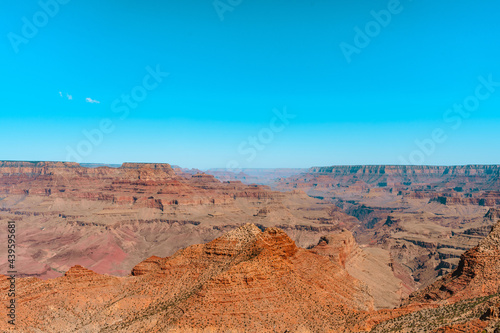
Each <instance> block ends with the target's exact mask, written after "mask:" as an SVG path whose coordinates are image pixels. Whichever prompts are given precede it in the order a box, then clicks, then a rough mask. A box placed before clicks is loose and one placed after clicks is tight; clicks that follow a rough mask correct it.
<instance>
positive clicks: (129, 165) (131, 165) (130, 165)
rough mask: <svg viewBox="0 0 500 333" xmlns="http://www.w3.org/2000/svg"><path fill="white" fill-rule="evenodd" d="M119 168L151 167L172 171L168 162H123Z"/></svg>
mask: <svg viewBox="0 0 500 333" xmlns="http://www.w3.org/2000/svg"><path fill="white" fill-rule="evenodd" d="M119 169H153V170H163V171H173V170H174V169H172V167H171V166H170V164H168V163H132V162H126V163H123V164H122V165H121V166H120V168H119Z"/></svg>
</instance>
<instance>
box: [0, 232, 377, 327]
mask: <svg viewBox="0 0 500 333" xmlns="http://www.w3.org/2000/svg"><path fill="white" fill-rule="evenodd" d="M331 241H333V238H332V239H331ZM332 245H333V244H332ZM7 283H8V282H7V281H6V280H0V290H2V289H4V288H5V287H6V286H7ZM17 292H18V298H17V301H18V308H17V310H18V317H17V323H16V329H17V332H28V331H30V330H33V329H35V330H41V331H53V332H55V331H57V332H70V331H71V332H76V331H83V330H86V331H100V332H155V331H156V332H162V331H167V330H175V329H177V330H180V331H196V330H200V331H203V330H205V331H207V330H208V331H209V330H216V331H247V332H248V331H254V332H255V331H259V332H271V331H276V330H277V331H280V332H285V331H289V332H295V331H300V330H306V331H315V332H319V331H345V330H347V329H348V328H347V325H348V323H349V320H353V317H354V316H356V315H357V314H358V313H359V311H364V310H370V309H371V307H372V305H371V304H372V300H371V298H370V296H369V295H367V294H366V291H365V287H364V285H363V284H362V283H361V282H359V281H357V280H356V279H354V278H352V277H351V276H350V275H349V274H348V273H347V272H346V271H345V270H344V269H343V268H342V267H341V266H339V265H338V264H336V263H334V262H332V261H330V260H329V259H328V258H326V257H325V256H322V255H318V254H315V253H313V252H312V251H309V250H306V249H303V248H299V247H297V246H296V245H295V243H294V242H293V241H292V240H291V239H290V238H289V237H288V236H287V235H286V234H285V233H284V232H283V231H281V230H279V229H276V228H268V229H266V230H265V231H261V230H260V229H259V228H257V227H256V226H255V225H251V224H247V225H244V226H242V227H240V228H238V229H235V230H232V231H231V232H229V233H227V234H225V235H223V236H221V237H219V238H217V239H215V240H214V241H212V242H210V243H207V244H204V245H193V246H190V247H188V248H185V249H182V250H180V251H178V252H177V253H175V254H174V255H173V256H171V257H166V258H160V257H151V258H148V259H147V260H145V261H143V262H142V263H140V264H138V265H137V266H136V267H135V268H134V269H133V270H132V276H129V277H124V278H115V277H111V276H103V275H99V274H96V273H93V272H92V271H90V270H87V269H85V268H83V267H81V266H75V267H72V268H71V269H70V270H69V271H68V272H67V273H66V274H65V276H64V277H62V278H57V279H53V280H48V281H41V280H38V279H31V278H28V279H21V280H20V281H18V290H17ZM6 297H7V296H6V293H1V294H0V301H1V302H4V301H5V300H6ZM46 318H51V320H46ZM7 325H8V324H7V323H6V322H5V321H2V322H0V330H5V329H7Z"/></svg>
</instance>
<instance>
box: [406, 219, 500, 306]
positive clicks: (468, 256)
mask: <svg viewBox="0 0 500 333" xmlns="http://www.w3.org/2000/svg"><path fill="white" fill-rule="evenodd" d="M499 262H500V222H499V223H497V224H496V225H495V226H494V227H493V229H492V230H491V232H490V234H489V235H488V236H487V237H486V238H484V239H483V240H482V241H481V242H480V243H479V245H478V246H476V247H474V248H472V249H471V250H469V251H467V252H465V253H464V254H463V255H462V256H461V258H460V263H459V265H458V267H457V268H456V269H455V271H453V272H452V273H450V274H448V275H446V276H444V277H443V278H442V279H440V280H438V281H436V282H435V283H433V284H432V285H430V286H429V287H427V288H425V289H423V290H422V291H419V292H416V293H415V294H413V295H411V296H410V299H409V302H410V303H415V302H420V303H424V302H434V301H443V300H445V301H447V302H451V303H453V302H457V301H459V300H463V299H469V298H474V297H480V296H486V295H491V294H493V293H496V292H499V291H500V265H499V264H498V263H499Z"/></svg>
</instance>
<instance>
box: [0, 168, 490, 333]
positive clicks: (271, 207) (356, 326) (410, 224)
mask: <svg viewBox="0 0 500 333" xmlns="http://www.w3.org/2000/svg"><path fill="white" fill-rule="evenodd" d="M499 170H500V167H498V166H463V167H400V166H397V167H396V166H359V167H327V168H311V169H309V170H300V169H295V170H291V169H277V170H253V171H252V170H244V172H242V173H240V174H236V175H233V174H231V173H228V172H225V171H223V170H212V171H208V172H209V173H212V174H213V175H209V174H205V173H202V172H200V171H199V170H188V169H182V168H178V167H176V168H172V167H171V166H170V165H168V164H137V163H125V164H123V165H122V166H121V167H109V166H106V167H101V166H98V165H95V166H94V165H93V166H92V167H89V166H87V167H83V166H81V165H78V164H76V163H60V162H0V219H1V220H2V222H7V221H16V226H17V227H16V228H17V231H16V232H17V234H16V237H17V244H18V248H17V264H18V267H17V270H18V272H20V276H21V277H23V278H22V279H20V280H18V283H19V288H20V293H21V294H20V295H22V296H21V299H22V300H21V301H20V303H19V310H18V311H19V314H20V315H19V319H20V321H19V323H21V324H20V326H19V327H21V328H22V330H21V331H26V332H39V331H37V330H41V332H99V331H102V332H106V331H110V332H111V331H123V332H131V331H138V332H142V331H143V332H149V331H151V332H155V331H157V332H163V331H172V332H183V331H186V330H190V331H200V332H202V331H206V332H208V331H228V330H235V331H255V332H260V331H262V332H265V331H270V332H273V331H283V332H284V331H285V330H289V331H293V332H301V331H303V332H309V331H310V332H326V331H332V332H355V331H369V330H370V329H373V331H375V332H386V331H387V332H389V331H393V332H398V331H404V332H426V331H429V332H434V331H435V332H482V331H487V332H493V331H494V330H495V329H497V328H496V327H497V325H498V324H497V319H498V294H496V293H497V292H498V283H497V276H498V273H499V272H497V271H496V270H495V269H490V268H491V267H493V268H494V267H497V268H498V267H499V265H498V258H499V257H498V242H497V240H498V236H495V235H498V228H497V229H493V232H492V233H491V234H490V230H491V229H492V226H493V225H494V224H495V223H496V222H497V221H498V219H499V218H500V210H499V209H498V205H499V204H500V182H499ZM214 176H215V177H214ZM253 183H259V184H260V185H255V184H253ZM247 223H251V225H247ZM264 230H265V231H264ZM488 234H489V236H487V235H488ZM195 244H199V245H195ZM203 244H205V245H203ZM478 244H479V246H478V247H476V245H478ZM6 258H7V256H6V249H5V248H1V249H0V273H2V272H6V271H7V262H6ZM144 258H149V259H147V260H144ZM138 263H140V264H138ZM84 267H85V268H84ZM4 282H5V281H4ZM5 283H7V282H5ZM495 288H497V289H495ZM4 294H5V293H2V295H1V297H5V295H4ZM410 294H411V296H410V297H409V298H408V296H409V295H410ZM5 300H6V299H2V302H4V301H5ZM401 303H402V304H403V306H402V307H399V305H400V304H401ZM23 316H24V317H23ZM38 318H44V319H43V320H41V319H38ZM423 318H429V320H427V321H426V320H424V319H423ZM67 323H69V326H68V324H67ZM245 325H246V326H245ZM29 327H33V328H29ZM0 328H2V326H0ZM7 328H8V326H6V327H5V328H4V329H7Z"/></svg>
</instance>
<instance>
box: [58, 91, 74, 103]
mask: <svg viewBox="0 0 500 333" xmlns="http://www.w3.org/2000/svg"><path fill="white" fill-rule="evenodd" d="M59 96H61V98H64V96H63V92H62V91H60V92H59ZM66 98H67V99H69V100H70V101H71V100H72V99H73V96H71V95H70V94H68V93H66Z"/></svg>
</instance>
